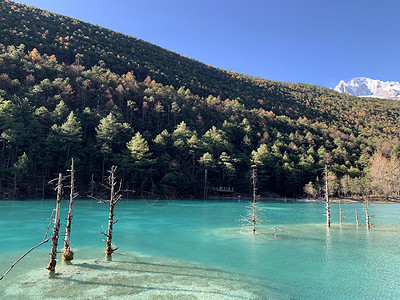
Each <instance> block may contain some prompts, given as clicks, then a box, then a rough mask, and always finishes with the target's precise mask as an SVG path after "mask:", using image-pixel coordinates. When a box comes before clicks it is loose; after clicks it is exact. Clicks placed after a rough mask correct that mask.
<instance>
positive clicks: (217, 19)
mask: <svg viewBox="0 0 400 300" xmlns="http://www.w3.org/2000/svg"><path fill="white" fill-rule="evenodd" d="M20 2H22V3H25V4H28V5H34V6H36V7H39V8H43V9H46V10H49V11H52V12H56V13H59V14H63V15H67V16H70V17H74V18H78V19H80V20H83V21H86V22H90V23H92V24H97V25H100V26H103V27H107V28H109V29H112V30H115V31H119V32H122V33H125V34H128V35H132V36H135V37H138V38H141V39H143V40H145V41H148V42H151V43H153V44H157V45H159V46H161V47H163V48H166V49H169V50H172V51H175V52H178V53H179V54H182V55H185V56H188V57H192V58H194V59H196V60H199V61H201V62H204V63H206V64H211V65H213V66H216V67H219V68H223V69H226V70H234V71H236V72H239V73H247V74H250V75H252V76H257V77H262V78H267V79H272V80H279V81H286V82H303V83H311V84H317V85H321V86H326V87H334V86H335V85H336V84H337V83H338V82H339V81H340V80H341V79H343V80H345V81H348V80H350V79H351V78H353V77H358V76H365V77H370V78H373V79H381V80H385V81H387V80H393V81H400V38H399V32H400V1H398V0H379V1H378V0H364V1H362V0H248V1H246V0H79V1H78V0H68V1H66V0H36V1H35V0H22V1H20Z"/></svg>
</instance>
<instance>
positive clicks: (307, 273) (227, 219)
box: [0, 199, 400, 299]
mask: <svg viewBox="0 0 400 300" xmlns="http://www.w3.org/2000/svg"><path fill="white" fill-rule="evenodd" d="M247 205H248V203H247V202H224V201H185V200H176V201H155V200H153V201H145V200H121V201H120V202H119V203H118V204H117V206H116V208H115V217H118V218H119V221H118V223H116V224H115V226H114V235H113V242H114V243H115V245H116V246H117V247H120V248H119V250H118V251H116V252H115V253H114V254H113V259H112V261H106V260H105V257H104V256H105V255H104V249H105V242H103V241H102V239H103V236H102V235H101V234H100V231H102V226H104V227H105V228H106V226H107V220H108V210H107V208H108V207H107V206H106V205H104V204H99V203H97V202H96V201H95V200H81V199H77V200H76V202H75V206H74V218H73V225H72V233H71V246H72V248H73V250H74V252H75V259H74V260H73V261H72V265H65V264H63V263H62V262H61V259H60V261H58V263H57V266H56V272H57V273H56V277H55V278H52V279H49V278H48V277H47V270H46V269H45V268H46V266H47V264H48V262H49V252H50V244H49V243H48V244H45V245H42V246H41V247H39V248H37V249H36V250H34V251H33V252H31V253H30V254H29V255H28V256H27V257H25V258H24V259H23V260H22V261H21V262H19V263H18V264H17V265H16V266H15V267H14V269H13V270H12V271H11V272H10V273H9V274H8V275H7V276H6V277H5V278H4V279H3V280H1V281H0V299H400V205H399V204H371V205H370V214H371V222H372V224H373V225H372V227H371V229H370V230H367V229H366V226H365V215H364V209H363V205H362V204H353V203H346V204H342V205H341V207H342V212H343V216H344V219H343V223H342V226H340V225H339V205H338V204H336V203H335V204H332V205H331V217H332V227H331V228H330V229H329V230H328V229H327V228H326V226H325V223H324V222H325V215H324V213H325V210H324V204H322V203H309V202H287V203H285V202H261V203H260V208H261V209H262V210H263V216H264V217H263V218H264V219H265V222H263V223H262V224H261V225H260V226H259V228H258V233H257V234H256V235H252V234H251V233H249V232H246V231H243V230H242V229H241V223H240V222H239V221H238V220H240V219H241V217H242V216H244V215H245V213H246V206H247ZM54 206H55V201H52V200H37V201H32V200H29V201H0V228H1V230H0V273H1V274H3V273H5V272H6V271H7V269H8V268H9V266H10V265H11V264H12V263H13V262H14V261H15V260H16V259H17V258H18V257H20V256H21V255H22V254H23V253H24V252H26V251H27V250H28V249H30V248H31V247H33V246H34V245H36V244H38V243H39V242H41V241H42V240H43V236H44V234H45V231H46V228H47V226H48V221H45V220H42V219H46V218H49V217H50V214H51V211H52V209H53V208H54ZM67 206H68V203H67V201H66V200H64V201H63V203H62V209H63V211H62V223H63V225H64V224H65V220H64V218H65V217H66V209H67ZM356 209H357V211H358V214H359V219H360V224H359V225H358V226H357V225H356V222H355V210H356ZM275 227H277V233H276V235H275V234H274V228H275ZM62 228H64V227H62ZM62 246H63V241H62V240H61V238H60V240H59V249H60V250H61V249H62Z"/></svg>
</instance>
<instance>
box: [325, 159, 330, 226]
mask: <svg viewBox="0 0 400 300" xmlns="http://www.w3.org/2000/svg"><path fill="white" fill-rule="evenodd" d="M324 173H325V210H326V226H327V227H331V212H330V208H329V191H328V166H327V165H326V164H325V171H324Z"/></svg>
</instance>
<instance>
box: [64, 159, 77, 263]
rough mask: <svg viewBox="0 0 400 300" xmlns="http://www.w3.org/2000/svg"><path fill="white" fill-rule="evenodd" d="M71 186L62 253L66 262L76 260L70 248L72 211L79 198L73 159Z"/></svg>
mask: <svg viewBox="0 0 400 300" xmlns="http://www.w3.org/2000/svg"><path fill="white" fill-rule="evenodd" d="M70 172H71V186H70V189H71V190H70V194H69V208H68V217H67V227H66V230H65V239H64V249H63V250H62V251H61V252H62V259H63V260H65V261H70V260H73V259H74V252H73V251H72V250H71V248H70V237H71V224H72V216H73V215H72V211H73V207H74V200H75V198H76V197H77V195H76V194H75V170H74V159H73V158H72V162H71V170H70Z"/></svg>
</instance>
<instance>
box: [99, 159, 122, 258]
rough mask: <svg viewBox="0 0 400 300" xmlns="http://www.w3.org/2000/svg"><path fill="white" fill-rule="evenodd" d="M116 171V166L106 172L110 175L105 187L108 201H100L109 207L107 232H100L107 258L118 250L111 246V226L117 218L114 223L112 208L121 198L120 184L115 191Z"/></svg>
mask: <svg viewBox="0 0 400 300" xmlns="http://www.w3.org/2000/svg"><path fill="white" fill-rule="evenodd" d="M116 170H117V167H116V166H112V167H111V169H110V170H109V171H108V173H109V174H110V175H109V176H108V179H107V184H108V186H106V188H107V189H109V190H110V200H100V202H101V203H105V204H107V205H109V214H108V229H107V232H102V234H103V235H105V236H106V237H107V239H106V241H105V242H106V250H105V252H106V255H107V257H108V258H110V257H111V255H112V254H113V252H114V251H116V250H117V249H118V247H117V248H115V246H114V245H113V244H112V233H113V225H114V224H115V223H117V222H118V218H117V219H116V220H115V221H114V208H115V205H116V204H117V202H118V201H119V200H120V199H121V197H122V191H121V186H122V182H120V184H119V188H118V189H117V190H116V185H117V182H116V180H115V171H116Z"/></svg>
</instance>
